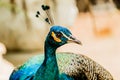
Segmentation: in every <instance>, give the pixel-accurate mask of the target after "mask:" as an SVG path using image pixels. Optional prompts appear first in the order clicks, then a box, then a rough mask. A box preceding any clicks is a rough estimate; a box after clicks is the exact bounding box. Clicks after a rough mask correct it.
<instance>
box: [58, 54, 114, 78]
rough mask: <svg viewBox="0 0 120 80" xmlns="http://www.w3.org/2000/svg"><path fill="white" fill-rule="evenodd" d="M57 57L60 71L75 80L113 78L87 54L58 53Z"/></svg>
mask: <svg viewBox="0 0 120 80" xmlns="http://www.w3.org/2000/svg"><path fill="white" fill-rule="evenodd" d="M60 56H61V57H62V58H61V57H60ZM57 59H58V66H59V69H60V73H66V74H68V75H69V76H72V77H73V78H74V79H75V80H80V79H82V80H113V77H112V75H111V74H110V73H109V72H108V71H107V70H106V69H104V68H103V67H102V66H101V65H99V64H98V63H96V62H95V61H93V60H92V59H90V58H88V57H87V56H84V55H81V54H73V53H68V54H66V53H61V54H57Z"/></svg>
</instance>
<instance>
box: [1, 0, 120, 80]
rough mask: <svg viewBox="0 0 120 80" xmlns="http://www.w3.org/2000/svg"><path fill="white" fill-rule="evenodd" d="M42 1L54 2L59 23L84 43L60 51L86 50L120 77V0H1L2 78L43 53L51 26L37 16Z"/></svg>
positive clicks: (83, 51) (69, 45)
mask: <svg viewBox="0 0 120 80" xmlns="http://www.w3.org/2000/svg"><path fill="white" fill-rule="evenodd" d="M42 4H47V5H50V7H51V12H52V13H53V14H54V15H52V16H53V17H54V18H55V23H56V24H57V25H62V26H65V27H68V28H69V29H70V30H71V31H72V33H73V34H74V35H75V36H76V37H77V38H78V39H79V40H81V42H82V44H83V45H82V46H79V45H76V44H72V43H71V44H67V45H64V46H62V47H60V48H59V49H58V50H57V51H58V52H74V53H77V54H84V55H86V56H88V57H90V58H92V59H93V60H94V61H96V62H98V63H99V64H101V65H102V66H103V67H105V68H106V69H107V70H108V71H109V72H110V73H111V74H112V75H113V77H114V79H115V80H119V79H120V76H119V74H120V1H119V0H0V80H8V78H9V76H10V73H11V72H12V70H13V69H14V68H15V67H17V66H19V65H21V64H22V63H24V62H25V61H26V60H27V59H29V58H30V57H32V56H34V55H37V54H40V53H43V47H44V39H45V37H46V35H47V33H48V31H49V29H50V27H49V26H48V25H47V24H46V23H45V22H44V21H42V20H40V19H38V18H36V17H35V15H36V11H38V10H39V11H40V12H42V10H41V5H42ZM42 14H43V16H44V17H45V16H46V15H45V13H43V12H42Z"/></svg>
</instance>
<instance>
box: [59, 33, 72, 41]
mask: <svg viewBox="0 0 120 80" xmlns="http://www.w3.org/2000/svg"><path fill="white" fill-rule="evenodd" d="M61 33H62V35H63V36H64V37H66V38H67V39H69V40H70V37H68V36H67V35H66V34H64V33H63V32H62V31H61Z"/></svg>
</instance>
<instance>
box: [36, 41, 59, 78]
mask: <svg viewBox="0 0 120 80" xmlns="http://www.w3.org/2000/svg"><path fill="white" fill-rule="evenodd" d="M56 49H57V47H54V46H51V44H50V43H49V42H48V41H45V59H44V61H43V63H42V65H41V66H40V67H39V69H38V71H37V73H36V74H35V78H34V79H35V80H58V79H59V70H58V65H57V59H56V54H55V52H56Z"/></svg>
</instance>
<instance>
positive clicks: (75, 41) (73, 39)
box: [68, 35, 82, 45]
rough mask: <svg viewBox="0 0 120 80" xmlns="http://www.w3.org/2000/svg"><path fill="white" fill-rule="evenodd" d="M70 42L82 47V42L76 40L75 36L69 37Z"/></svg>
mask: <svg viewBox="0 0 120 80" xmlns="http://www.w3.org/2000/svg"><path fill="white" fill-rule="evenodd" d="M68 42H72V43H77V44H80V45H82V43H81V41H80V40H78V39H76V38H75V37H74V36H73V35H70V36H69V39H68Z"/></svg>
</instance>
